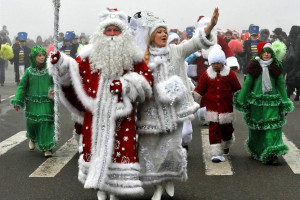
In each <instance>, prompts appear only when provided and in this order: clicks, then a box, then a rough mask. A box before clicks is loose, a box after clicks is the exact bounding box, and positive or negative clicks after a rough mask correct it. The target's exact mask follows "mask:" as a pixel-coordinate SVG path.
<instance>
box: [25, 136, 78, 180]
mask: <svg viewBox="0 0 300 200" xmlns="http://www.w3.org/2000/svg"><path fill="white" fill-rule="evenodd" d="M77 152H78V145H77V142H76V140H75V139H74V138H71V139H69V140H68V141H67V142H66V143H65V144H64V145H63V146H62V147H61V148H59V149H58V150H57V151H56V152H55V153H54V154H53V156H52V157H51V158H48V159H47V160H46V161H45V162H44V163H43V164H41V165H40V166H39V167H38V168H37V169H36V170H35V171H34V172H33V173H32V174H30V176H29V177H55V176H56V175H57V174H58V173H59V172H60V171H61V170H62V168H63V167H64V166H65V165H66V164H67V163H68V162H69V161H70V160H71V159H72V158H73V157H74V155H75V154H76V153H77Z"/></svg>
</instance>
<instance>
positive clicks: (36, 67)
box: [11, 46, 56, 157]
mask: <svg viewBox="0 0 300 200" xmlns="http://www.w3.org/2000/svg"><path fill="white" fill-rule="evenodd" d="M46 60H47V52H46V50H45V49H44V48H43V47H41V46H35V47H33V48H32V50H31V53H30V63H31V65H30V67H29V68H28V69H26V71H25V73H24V75H23V76H22V79H21V81H20V84H19V86H18V88H17V91H16V95H15V97H14V99H13V100H12V101H11V104H12V105H13V106H14V109H15V110H16V111H18V110H19V109H20V107H21V108H23V107H25V117H26V128H27V133H26V137H27V138H29V139H30V141H29V149H30V150H33V149H34V148H35V147H37V148H38V149H39V150H41V151H43V152H44V156H45V157H50V156H52V148H53V147H55V145H56V142H55V140H54V101H53V95H54V90H53V79H52V77H51V76H50V75H49V74H48V70H47V66H46Z"/></svg>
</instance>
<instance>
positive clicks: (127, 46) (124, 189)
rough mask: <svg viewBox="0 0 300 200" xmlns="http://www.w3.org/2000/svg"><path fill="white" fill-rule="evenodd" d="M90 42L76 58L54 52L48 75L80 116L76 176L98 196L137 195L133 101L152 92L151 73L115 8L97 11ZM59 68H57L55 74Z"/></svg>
mask: <svg viewBox="0 0 300 200" xmlns="http://www.w3.org/2000/svg"><path fill="white" fill-rule="evenodd" d="M99 17H100V24H99V27H98V30H97V31H96V32H95V33H94V34H93V35H92V39H91V44H90V45H86V46H84V47H83V49H82V50H81V52H80V54H79V55H78V57H77V58H76V59H72V58H70V57H68V56H66V55H65V54H63V53H60V52H56V53H52V54H51V56H50V59H49V60H48V68H49V72H50V74H52V75H53V76H56V77H57V78H58V82H59V87H58V89H57V91H56V92H59V96H60V99H61V101H62V103H63V104H64V105H65V106H66V107H67V108H68V109H69V110H70V111H71V112H72V113H75V114H76V115H78V116H81V117H83V124H82V128H80V126H79V127H78V126H77V131H81V132H82V135H83V154H82V155H81V156H80V158H79V173H78V179H79V181H80V182H82V183H83V184H84V187H85V188H93V189H97V190H99V191H98V193H97V196H98V199H101V200H102V199H106V198H107V193H108V194H110V199H117V198H116V195H141V194H143V192H144V190H143V188H142V183H141V181H140V180H139V170H140V166H139V163H138V157H137V146H136V139H137V138H136V130H135V102H137V101H139V102H142V101H144V100H145V98H147V97H150V96H151V95H152V90H151V84H152V81H153V77H152V74H151V71H150V70H149V68H148V67H147V65H146V64H145V63H144V62H143V60H142V59H143V56H144V55H143V53H142V52H141V51H140V49H139V48H138V47H137V46H136V45H135V42H134V36H133V35H132V33H131V31H130V29H129V28H128V26H127V16H126V14H125V13H123V12H121V11H118V10H116V9H112V10H106V11H103V12H101V13H100V15H99ZM56 69H57V73H56Z"/></svg>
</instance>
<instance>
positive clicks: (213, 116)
mask: <svg viewBox="0 0 300 200" xmlns="http://www.w3.org/2000/svg"><path fill="white" fill-rule="evenodd" d="M233 120H234V114H233V112H232V113H220V114H219V113H218V112H213V111H208V110H206V113H205V121H208V122H219V123H220V124H229V123H232V122H233Z"/></svg>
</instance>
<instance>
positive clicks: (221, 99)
mask: <svg viewBox="0 0 300 200" xmlns="http://www.w3.org/2000/svg"><path fill="white" fill-rule="evenodd" d="M240 89H241V85H240V83H239V81H238V79H237V77H236V75H235V73H234V72H233V71H232V70H230V67H228V66H224V68H223V70H222V71H221V72H220V73H217V72H215V71H214V70H213V68H212V66H210V67H209V68H208V69H207V70H206V72H205V73H203V74H202V76H201V77H200V80H199V82H198V85H197V86H196V88H195V91H196V92H197V93H199V94H200V95H201V96H204V95H205V98H206V99H205V101H206V113H205V120H206V121H209V122H217V123H220V124H227V123H232V121H233V118H234V116H233V102H232V99H233V94H234V93H235V92H236V91H238V90H240Z"/></svg>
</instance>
